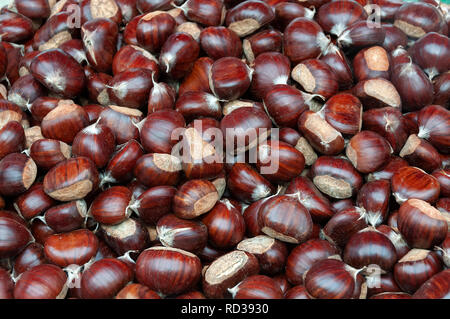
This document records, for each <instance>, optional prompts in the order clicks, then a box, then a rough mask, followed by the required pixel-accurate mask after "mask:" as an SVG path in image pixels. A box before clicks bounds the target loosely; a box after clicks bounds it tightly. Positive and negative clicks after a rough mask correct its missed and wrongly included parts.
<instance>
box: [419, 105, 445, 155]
mask: <svg viewBox="0 0 450 319" xmlns="http://www.w3.org/2000/svg"><path fill="white" fill-rule="evenodd" d="M449 124H450V111H449V110H448V109H445V108H444V107H442V106H440V105H428V106H426V107H424V108H423V109H421V110H420V112H419V114H418V117H417V125H418V127H419V132H418V133H417V136H418V137H420V138H424V139H426V140H427V141H428V142H430V143H431V144H432V145H433V146H434V147H436V149H437V150H439V152H441V153H444V154H449V153H450V151H449V146H450V138H449V134H450V128H449Z"/></svg>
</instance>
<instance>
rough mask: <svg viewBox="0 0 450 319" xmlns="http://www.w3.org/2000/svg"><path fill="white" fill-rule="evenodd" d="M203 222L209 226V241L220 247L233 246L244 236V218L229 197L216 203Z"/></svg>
mask: <svg viewBox="0 0 450 319" xmlns="http://www.w3.org/2000/svg"><path fill="white" fill-rule="evenodd" d="M175 198H176V197H175ZM202 222H203V223H204V224H205V225H206V227H207V230H208V240H209V242H210V243H211V244H212V245H213V246H215V247H217V248H219V249H227V248H228V249H229V248H232V247H234V246H235V245H236V244H237V243H239V242H240V241H241V240H242V239H243V238H244V234H245V221H244V218H243V217H242V214H241V212H240V210H239V209H238V208H236V207H235V206H234V205H233V203H232V202H230V201H229V200H228V199H222V200H220V201H218V202H217V203H215V205H214V207H213V208H212V209H211V210H210V211H209V212H208V213H207V214H206V215H205V216H204V217H203V218H202Z"/></svg>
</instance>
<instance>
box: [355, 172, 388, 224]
mask: <svg viewBox="0 0 450 319" xmlns="http://www.w3.org/2000/svg"><path fill="white" fill-rule="evenodd" d="M390 195H391V188H390V184H389V181H388V180H375V181H370V182H367V183H366V184H364V185H363V186H362V187H361V189H360V191H359V192H358V196H357V198H356V205H357V206H359V207H360V208H363V209H364V210H365V218H366V219H367V221H368V223H369V224H370V225H372V226H374V227H375V226H378V225H380V224H381V223H382V222H384V221H385V220H386V218H387V215H388V212H389V197H390Z"/></svg>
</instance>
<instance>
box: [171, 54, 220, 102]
mask: <svg viewBox="0 0 450 319" xmlns="http://www.w3.org/2000/svg"><path fill="white" fill-rule="evenodd" d="M213 63H214V60H213V59H211V58H209V57H202V58H198V59H197V60H196V61H195V62H194V65H193V66H192V70H191V71H190V72H189V73H188V74H187V75H186V76H185V77H184V79H183V80H182V82H181V83H180V88H179V90H178V95H179V96H182V95H183V94H184V93H186V92H190V91H200V92H208V93H211V89H210V88H209V81H208V75H209V69H210V68H211V65H212V64H213Z"/></svg>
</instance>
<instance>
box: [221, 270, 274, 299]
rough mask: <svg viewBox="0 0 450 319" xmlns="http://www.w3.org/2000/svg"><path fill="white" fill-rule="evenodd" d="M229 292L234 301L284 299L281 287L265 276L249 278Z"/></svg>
mask: <svg viewBox="0 0 450 319" xmlns="http://www.w3.org/2000/svg"><path fill="white" fill-rule="evenodd" d="M228 291H230V293H231V296H232V297H233V299H283V292H282V291H281V289H280V286H279V285H278V284H277V283H276V282H275V281H274V280H273V279H272V278H270V277H267V276H264V275H254V276H250V277H247V278H245V279H244V280H243V281H241V282H240V283H239V284H238V285H237V286H235V287H233V288H230V289H229V290H228Z"/></svg>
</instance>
